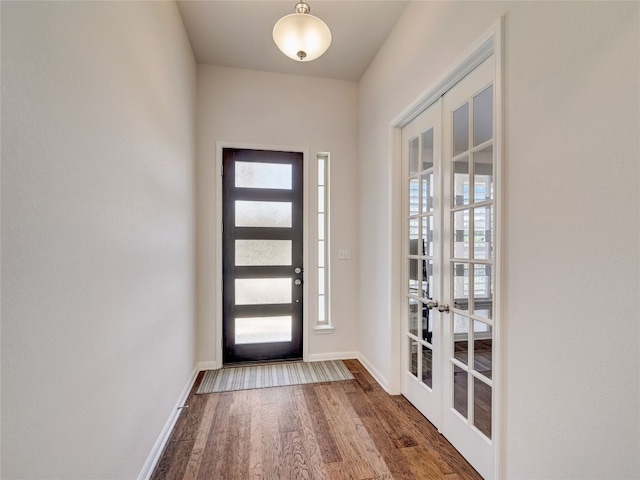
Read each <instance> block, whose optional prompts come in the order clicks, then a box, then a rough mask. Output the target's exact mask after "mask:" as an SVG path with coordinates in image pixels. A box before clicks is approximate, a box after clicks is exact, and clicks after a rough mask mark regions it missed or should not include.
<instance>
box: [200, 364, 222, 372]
mask: <svg viewBox="0 0 640 480" xmlns="http://www.w3.org/2000/svg"><path fill="white" fill-rule="evenodd" d="M219 368H220V366H218V362H215V361H214V362H198V364H197V365H196V370H198V371H199V372H201V371H203V370H218V369H219Z"/></svg>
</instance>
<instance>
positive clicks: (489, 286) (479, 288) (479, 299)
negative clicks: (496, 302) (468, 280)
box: [473, 265, 493, 318]
mask: <svg viewBox="0 0 640 480" xmlns="http://www.w3.org/2000/svg"><path fill="white" fill-rule="evenodd" d="M492 270H493V268H492V266H491V265H474V266H473V313H475V314H476V315H477V316H479V317H484V318H492V317H493V282H492V278H491V277H492V275H491V272H492Z"/></svg>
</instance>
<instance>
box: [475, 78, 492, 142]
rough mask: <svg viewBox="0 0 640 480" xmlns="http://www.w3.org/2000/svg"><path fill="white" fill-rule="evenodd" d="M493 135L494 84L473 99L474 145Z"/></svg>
mask: <svg viewBox="0 0 640 480" xmlns="http://www.w3.org/2000/svg"><path fill="white" fill-rule="evenodd" d="M491 137H493V85H491V86H490V87H488V88H487V89H485V90H483V91H482V92H481V93H479V94H478V95H476V96H475V97H474V99H473V146H476V145H480V144H481V143H483V142H486V141H487V140H490V139H491Z"/></svg>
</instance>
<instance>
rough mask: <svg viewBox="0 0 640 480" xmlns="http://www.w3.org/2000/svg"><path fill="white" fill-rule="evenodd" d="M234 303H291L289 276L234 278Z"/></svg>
mask: <svg viewBox="0 0 640 480" xmlns="http://www.w3.org/2000/svg"><path fill="white" fill-rule="evenodd" d="M235 287H236V298H235V301H236V305H267V304H274V303H276V304H277V303H291V278H236V281H235Z"/></svg>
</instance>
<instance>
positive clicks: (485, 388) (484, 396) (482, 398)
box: [473, 377, 491, 438]
mask: <svg viewBox="0 0 640 480" xmlns="http://www.w3.org/2000/svg"><path fill="white" fill-rule="evenodd" d="M473 423H474V424H475V426H476V428H477V429H478V430H480V431H481V432H482V433H483V434H484V435H485V436H486V437H487V438H491V387H490V386H489V385H487V384H486V383H484V382H483V381H482V380H480V379H479V378H475V377H474V379H473Z"/></svg>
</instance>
